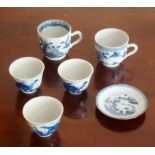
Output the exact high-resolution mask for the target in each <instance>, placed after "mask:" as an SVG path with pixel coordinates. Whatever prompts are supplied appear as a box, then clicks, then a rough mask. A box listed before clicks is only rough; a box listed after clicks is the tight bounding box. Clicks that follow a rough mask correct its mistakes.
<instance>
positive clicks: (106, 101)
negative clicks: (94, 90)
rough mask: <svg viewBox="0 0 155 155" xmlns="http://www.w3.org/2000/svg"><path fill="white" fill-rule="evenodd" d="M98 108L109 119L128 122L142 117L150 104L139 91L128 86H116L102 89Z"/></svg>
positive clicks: (98, 99) (98, 96)
mask: <svg viewBox="0 0 155 155" xmlns="http://www.w3.org/2000/svg"><path fill="white" fill-rule="evenodd" d="M96 106H97V108H98V109H99V110H100V111H101V112H102V113H103V114H105V115H106V116H108V117H111V118H114V119H120V120H128V119H134V118H137V117H138V116H140V115H142V114H143V113H144V112H145V111H146V109H147V106H148V102H147V99H146V97H145V95H144V94H143V93H142V92H141V91H140V90H139V89H137V88H135V87H132V86H130V85H126V84H116V85H111V86H108V87H106V88H104V89H102V90H101V91H100V92H99V93H98V94H97V97H96Z"/></svg>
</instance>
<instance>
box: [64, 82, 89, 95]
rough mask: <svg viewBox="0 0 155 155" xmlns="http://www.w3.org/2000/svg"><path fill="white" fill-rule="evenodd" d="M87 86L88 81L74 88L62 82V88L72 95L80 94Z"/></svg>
mask: <svg viewBox="0 0 155 155" xmlns="http://www.w3.org/2000/svg"><path fill="white" fill-rule="evenodd" d="M87 84H88V81H85V82H84V83H82V85H81V86H80V87H76V86H74V85H73V83H66V82H64V87H65V88H66V89H67V90H68V91H69V92H71V93H72V94H80V93H81V92H82V91H83V90H84V89H85V88H86V87H87Z"/></svg>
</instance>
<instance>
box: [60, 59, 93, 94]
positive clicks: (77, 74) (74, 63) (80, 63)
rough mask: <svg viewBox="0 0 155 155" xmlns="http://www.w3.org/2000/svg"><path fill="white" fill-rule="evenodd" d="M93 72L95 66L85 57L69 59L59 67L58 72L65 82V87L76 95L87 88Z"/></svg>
mask: <svg viewBox="0 0 155 155" xmlns="http://www.w3.org/2000/svg"><path fill="white" fill-rule="evenodd" d="M93 72H94V69H93V66H92V65H91V64H90V63H89V62H88V61H86V60H83V59H69V60H66V61H64V62H62V63H61V64H60V65H59V67H58V74H59V76H60V77H61V79H62V81H63V82H64V87H65V88H66V89H67V90H68V91H69V92H70V93H71V94H75V95H77V94H81V93H82V92H83V91H84V90H85V89H87V87H88V85H89V82H90V79H91V76H92V74H93Z"/></svg>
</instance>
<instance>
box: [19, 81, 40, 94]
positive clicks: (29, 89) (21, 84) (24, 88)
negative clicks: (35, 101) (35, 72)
mask: <svg viewBox="0 0 155 155" xmlns="http://www.w3.org/2000/svg"><path fill="white" fill-rule="evenodd" d="M38 82H39V79H37V80H34V81H33V82H32V83H31V84H30V85H28V83H27V82H16V86H17V87H18V88H19V89H21V90H22V91H23V92H26V93H31V92H34V91H36V90H37V89H38V87H36V86H37V85H38V84H37V83H38Z"/></svg>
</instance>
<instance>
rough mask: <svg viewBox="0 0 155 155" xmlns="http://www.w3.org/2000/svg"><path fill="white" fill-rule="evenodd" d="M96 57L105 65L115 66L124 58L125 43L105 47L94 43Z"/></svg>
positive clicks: (125, 51)
mask: <svg viewBox="0 0 155 155" xmlns="http://www.w3.org/2000/svg"><path fill="white" fill-rule="evenodd" d="M96 50H97V52H96V54H97V58H98V59H99V60H100V61H102V62H103V63H104V64H105V65H107V66H108V65H110V66H116V65H118V64H119V63H120V62H122V60H124V59H125V57H126V53H127V45H124V46H122V47H119V48H105V47H101V46H99V45H96Z"/></svg>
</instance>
